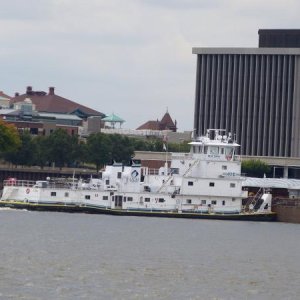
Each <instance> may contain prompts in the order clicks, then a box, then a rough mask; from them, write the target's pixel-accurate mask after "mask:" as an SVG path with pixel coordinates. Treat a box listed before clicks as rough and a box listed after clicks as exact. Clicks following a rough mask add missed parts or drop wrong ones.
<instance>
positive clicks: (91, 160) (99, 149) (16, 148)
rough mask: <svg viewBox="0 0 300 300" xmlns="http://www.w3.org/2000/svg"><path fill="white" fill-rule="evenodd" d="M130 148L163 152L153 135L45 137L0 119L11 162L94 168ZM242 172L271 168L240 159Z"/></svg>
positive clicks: (1, 149) (125, 157)
mask: <svg viewBox="0 0 300 300" xmlns="http://www.w3.org/2000/svg"><path fill="white" fill-rule="evenodd" d="M167 148H168V151H170V152H189V148H190V147H189V145H188V142H184V143H180V144H176V143H168V145H167ZM134 151H157V152H162V151H165V147H164V142H163V141H162V140H161V139H159V138H155V137H151V138H148V139H140V138H130V137H127V136H123V135H119V134H104V133H94V134H91V135H89V136H88V137H87V138H86V140H82V139H80V138H79V137H78V136H70V135H69V134H68V133H67V132H66V131H65V130H63V129H57V130H55V131H54V132H52V133H51V134H50V135H49V136H35V137H34V136H31V135H30V134H29V133H28V132H24V133H19V132H18V131H17V129H16V128H15V127H14V126H13V125H9V124H7V123H5V122H3V121H2V120H0V155H1V159H2V160H5V161H6V162H9V163H12V164H13V165H23V166H40V167H41V168H43V167H45V166H52V165H53V164H54V165H55V166H56V167H60V168H62V167H64V166H68V167H80V166H86V164H90V165H92V167H95V168H96V169H97V171H98V170H99V169H100V168H101V167H102V166H104V165H106V164H109V163H111V162H113V161H116V162H122V163H124V164H127V163H129V162H130V161H131V159H132V158H133V156H134ZM242 173H244V174H245V175H246V176H250V177H264V176H267V177H269V176H270V174H271V168H270V166H268V165H267V164H266V163H264V162H262V161H260V160H257V159H251V160H246V161H242Z"/></svg>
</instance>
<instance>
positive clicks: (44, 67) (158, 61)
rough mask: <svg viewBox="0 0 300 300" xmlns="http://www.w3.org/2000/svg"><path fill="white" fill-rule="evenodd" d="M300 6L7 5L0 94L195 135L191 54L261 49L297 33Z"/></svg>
mask: <svg viewBox="0 0 300 300" xmlns="http://www.w3.org/2000/svg"><path fill="white" fill-rule="evenodd" d="M299 12H300V1H299V0H285V1H282V0H264V1H262V0H227V1H225V0H181V1H180V0H26V1H24V0H0V42H1V47H0V66H1V72H0V90H2V91H3V92H4V93H6V94H8V95H10V96H13V95H14V94H15V92H19V93H21V94H23V93H24V92H25V90H26V87H27V86H32V87H33V90H37V91H48V88H49V87H51V86H54V87H55V93H56V94H57V95H59V96H62V97H65V98H67V99H70V100H73V101H76V102H78V103H80V104H82V105H86V106H88V107H90V108H93V109H95V110H98V111H100V112H103V113H105V114H107V115H109V114H111V113H115V114H116V115H118V116H120V117H121V118H123V119H125V120H126V122H125V123H124V124H123V128H130V129H135V128H137V127H138V126H140V125H142V124H143V123H145V122H146V121H148V120H157V119H161V118H162V117H163V115H164V114H165V112H166V111H167V110H168V112H169V113H170V115H171V117H172V118H173V120H176V121H177V125H178V129H179V131H184V130H192V129H193V116H194V97H195V78H196V55H194V54H192V48H193V47H257V46H258V29H277V28H287V29H288V28H293V29H295V28H296V29H298V28H300V19H299Z"/></svg>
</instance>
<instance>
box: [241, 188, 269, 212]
mask: <svg viewBox="0 0 300 300" xmlns="http://www.w3.org/2000/svg"><path fill="white" fill-rule="evenodd" d="M263 194H264V189H263V188H260V189H259V190H258V192H257V193H256V195H255V196H254V197H250V198H249V199H248V201H247V202H246V204H245V206H244V207H245V210H247V211H254V210H255V209H256V206H257V204H258V203H259V200H260V199H261V197H262V195H263Z"/></svg>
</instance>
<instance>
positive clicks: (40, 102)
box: [10, 87, 104, 116]
mask: <svg viewBox="0 0 300 300" xmlns="http://www.w3.org/2000/svg"><path fill="white" fill-rule="evenodd" d="M51 89H52V90H51ZM26 98H30V100H31V101H32V103H33V104H35V106H36V110H37V111H40V112H52V113H65V114H71V113H73V112H75V111H76V110H80V111H81V112H83V113H84V114H86V115H88V116H104V114H103V113H101V112H98V111H96V110H94V109H91V108H89V107H86V106H84V105H81V104H78V103H76V102H74V101H71V100H69V99H66V98H63V97H61V96H58V95H56V94H54V88H50V89H49V93H48V94H47V93H46V92H42V91H32V90H31V88H30V87H27V92H26V93H25V94H23V95H17V96H15V97H13V98H12V99H11V101H10V103H16V102H21V101H24V100H25V99H26Z"/></svg>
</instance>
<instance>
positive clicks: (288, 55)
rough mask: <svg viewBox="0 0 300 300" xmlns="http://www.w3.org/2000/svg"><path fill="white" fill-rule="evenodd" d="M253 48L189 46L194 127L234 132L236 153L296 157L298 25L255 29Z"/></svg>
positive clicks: (299, 133)
mask: <svg viewBox="0 0 300 300" xmlns="http://www.w3.org/2000/svg"><path fill="white" fill-rule="evenodd" d="M259 36H260V39H259V47H258V48H193V53H194V54H196V55H197V75H196V95H195V115H194V129H195V131H196V133H197V134H202V133H203V132H205V131H206V129H208V128H223V129H226V130H227V131H230V132H234V133H236V138H237V141H238V142H239V143H240V144H241V145H242V147H241V154H244V155H255V156H285V157H300V30H259Z"/></svg>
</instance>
